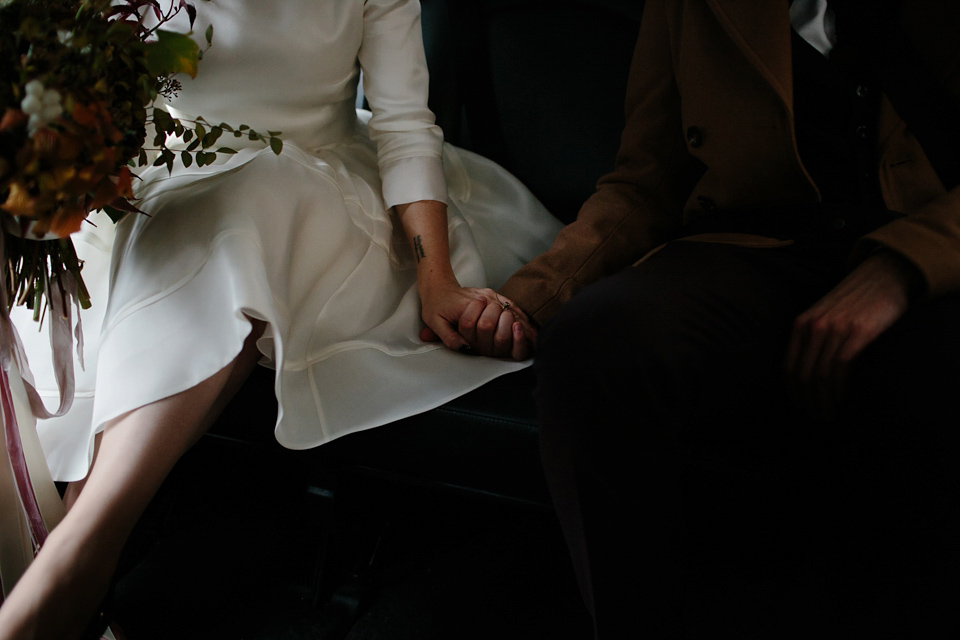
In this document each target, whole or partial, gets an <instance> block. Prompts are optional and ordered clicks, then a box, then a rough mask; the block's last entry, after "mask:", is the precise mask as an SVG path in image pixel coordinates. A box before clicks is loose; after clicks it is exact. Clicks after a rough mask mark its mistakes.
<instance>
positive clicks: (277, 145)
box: [270, 138, 283, 155]
mask: <svg viewBox="0 0 960 640" xmlns="http://www.w3.org/2000/svg"><path fill="white" fill-rule="evenodd" d="M270 148H271V149H273V152H274V153H275V154H277V155H280V152H281V151H283V140H281V139H280V138H270Z"/></svg>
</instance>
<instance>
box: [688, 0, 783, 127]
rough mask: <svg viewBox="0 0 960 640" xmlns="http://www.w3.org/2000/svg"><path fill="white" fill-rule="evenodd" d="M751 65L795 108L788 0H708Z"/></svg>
mask: <svg viewBox="0 0 960 640" xmlns="http://www.w3.org/2000/svg"><path fill="white" fill-rule="evenodd" d="M706 3H707V5H708V6H709V7H710V10H711V11H713V14H714V15H715V16H716V18H717V20H718V21H719V22H720V24H721V25H722V26H723V29H724V31H726V33H727V35H728V36H729V37H730V40H732V41H733V42H734V44H736V46H737V47H738V48H739V49H740V51H741V52H742V53H743V55H744V56H745V57H746V58H747V60H748V61H749V62H750V64H751V65H753V66H754V67H755V68H756V69H757V71H758V72H759V73H760V75H761V76H763V78H764V80H766V81H767V83H769V84H770V86H771V88H772V89H773V90H774V91H776V93H777V94H778V95H779V96H780V99H781V100H783V102H784V104H785V105H786V106H787V108H788V109H789V110H790V111H791V112H792V111H793V75H792V69H791V57H790V38H789V37H784V35H785V34H784V31H786V32H787V35H789V30H790V10H789V4H788V3H787V2H786V1H785V0H706Z"/></svg>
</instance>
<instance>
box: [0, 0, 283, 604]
mask: <svg viewBox="0 0 960 640" xmlns="http://www.w3.org/2000/svg"><path fill="white" fill-rule="evenodd" d="M181 12H186V13H187V16H188V17H189V24H190V28H191V29H192V28H193V24H194V19H195V17H196V9H195V7H194V6H193V5H192V4H190V3H188V2H186V1H185V0H163V1H162V3H161V1H160V0H0V417H2V434H0V504H3V505H6V507H10V505H19V508H12V509H10V510H9V512H7V511H6V510H5V512H4V513H2V514H0V547H2V548H4V549H14V550H16V549H17V548H18V545H19V548H21V549H22V554H19V555H18V554H16V553H14V554H12V555H11V554H9V553H7V554H5V555H4V557H3V558H2V560H3V562H0V603H2V601H3V597H4V594H5V593H6V592H7V591H8V590H9V588H11V587H12V585H13V584H14V583H15V582H16V580H17V579H18V577H19V575H20V574H21V573H22V572H23V570H25V567H26V564H27V563H28V562H29V558H30V557H32V552H36V550H37V549H39V547H40V546H41V545H42V544H43V541H44V539H45V538H46V535H47V531H48V530H49V528H50V527H52V526H53V525H54V524H55V523H56V521H57V520H58V519H59V517H60V515H62V504H61V503H60V500H59V496H58V494H57V492H56V490H55V488H54V484H53V481H52V479H51V478H50V474H49V471H47V469H46V464H45V462H44V459H43V454H42V451H41V448H40V444H39V439H38V438H37V435H36V431H35V429H33V428H32V422H31V421H32V420H33V418H34V417H36V418H50V417H54V416H57V415H63V413H65V412H66V411H67V410H68V409H69V408H70V405H71V404H72V401H73V389H74V386H73V385H74V379H73V358H72V356H71V353H70V352H71V350H72V343H73V339H74V337H76V340H77V347H78V348H77V353H78V356H80V357H81V360H80V362H81V364H82V350H83V348H82V333H81V330H80V320H79V309H78V317H77V320H76V328H75V330H74V327H73V322H72V319H71V316H72V313H71V309H72V307H73V306H77V307H89V306H90V300H89V295H88V294H87V292H86V289H85V287H84V285H83V280H82V278H81V277H80V272H81V268H82V266H83V265H82V263H81V261H80V260H79V259H78V257H77V253H76V251H75V250H74V247H73V243H72V242H71V240H70V234H72V233H74V232H75V231H78V230H79V229H80V228H81V226H82V225H83V224H84V220H85V219H86V218H87V215H88V214H89V213H90V212H91V211H93V210H96V209H104V210H105V211H106V212H107V213H108V214H109V215H110V217H111V218H112V219H113V221H114V222H116V221H117V220H118V219H119V218H120V217H122V216H123V215H128V214H131V213H139V210H138V209H137V207H136V202H135V200H134V198H133V183H134V180H135V179H136V176H135V175H134V169H135V167H143V166H146V165H148V164H153V165H155V166H164V165H165V166H166V167H167V169H168V170H172V168H173V164H174V161H175V160H176V159H179V160H180V162H182V163H183V164H184V165H186V166H190V165H191V164H193V163H194V162H195V163H197V164H198V165H201V166H202V165H205V164H209V163H211V162H213V161H214V160H215V159H216V157H217V154H219V153H234V150H233V149H230V148H229V147H218V146H217V145H218V140H219V139H220V137H221V136H222V135H223V134H224V133H232V134H233V135H234V136H236V137H241V136H245V137H247V138H249V139H251V140H260V141H262V142H263V143H265V144H268V145H270V147H271V148H272V149H273V151H274V152H275V153H280V151H281V149H282V144H283V143H282V141H281V140H280V138H279V137H278V136H279V132H268V133H267V135H262V134H260V133H258V132H256V131H253V130H252V129H250V128H249V127H247V126H245V125H240V126H239V127H237V128H233V127H231V126H230V125H227V124H226V123H220V124H217V125H212V124H210V123H208V122H206V121H204V120H203V119H197V120H192V121H181V120H180V119H177V118H175V117H173V116H172V115H171V114H170V113H168V112H167V111H166V110H164V109H163V108H160V107H156V106H155V105H154V103H155V102H157V99H158V98H164V97H172V96H174V95H175V94H176V93H177V91H178V90H180V88H181V86H180V83H179V81H178V80H177V79H176V77H175V76H176V74H180V73H186V74H189V75H190V76H195V75H196V73H197V67H198V63H199V61H200V60H201V58H202V57H203V51H204V50H205V49H201V48H200V46H199V45H198V44H197V43H196V42H195V41H194V39H193V38H192V37H191V34H190V33H177V32H173V31H168V30H165V29H164V28H163V26H164V25H165V24H167V23H168V22H170V21H171V20H172V19H173V18H174V17H175V16H177V15H179V14H180V13H181ZM204 35H205V40H206V46H207V47H209V46H210V44H211V41H212V38H213V28H212V27H208V28H207V30H206V32H205V34H204ZM148 132H151V133H148ZM168 137H175V138H176V139H177V144H176V147H175V150H174V149H171V148H170V147H168V146H167V140H168ZM15 304H22V305H26V306H27V307H28V308H30V309H32V310H33V316H34V319H35V320H40V321H42V320H43V317H44V312H45V311H46V310H47V309H48V308H49V309H50V310H51V312H50V318H49V327H50V336H51V346H52V356H53V361H54V369H55V374H56V380H57V385H58V386H59V387H60V407H59V409H58V410H56V411H55V412H50V411H48V410H47V408H46V407H45V406H44V404H43V402H42V400H41V399H40V396H39V395H38V393H37V391H36V389H34V388H33V386H32V377H31V376H30V374H29V368H28V367H27V362H26V358H25V356H24V354H23V353H22V348H21V345H20V341H19V337H18V336H17V332H16V329H15V327H14V326H13V324H12V322H11V320H10V317H9V310H10V308H11V307H12V306H13V305H15ZM18 372H19V374H20V375H17V373H18ZM21 378H22V382H23V384H22V385H20V382H21ZM17 389H21V391H22V393H21V394H20V395H18V394H17ZM18 397H22V398H23V401H24V402H26V403H27V404H28V405H29V407H28V408H27V409H26V412H25V413H24V412H21V415H22V417H26V418H28V422H29V424H27V423H24V424H21V422H22V421H19V422H18V418H17V411H16V410H15V409H16V407H15V404H16V401H15V399H16V398H18ZM24 532H27V533H26V534H24Z"/></svg>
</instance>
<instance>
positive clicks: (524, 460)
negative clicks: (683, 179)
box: [210, 0, 643, 506]
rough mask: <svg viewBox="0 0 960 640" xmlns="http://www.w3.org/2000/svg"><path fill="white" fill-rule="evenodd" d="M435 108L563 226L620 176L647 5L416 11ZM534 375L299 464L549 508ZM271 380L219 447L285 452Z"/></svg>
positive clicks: (511, 3) (242, 397) (250, 398)
mask: <svg viewBox="0 0 960 640" xmlns="http://www.w3.org/2000/svg"><path fill="white" fill-rule="evenodd" d="M421 4H422V9H423V31H424V44H425V48H426V53H427V60H428V65H429V67H430V72H431V78H430V92H431V96H430V100H431V108H432V109H433V110H434V112H435V113H436V115H437V121H438V123H439V124H440V125H441V127H442V128H443V130H444V133H445V136H446V138H447V140H448V141H450V142H452V143H453V144H456V145H459V146H462V147H464V148H467V149H470V150H472V151H476V152H478V153H481V154H483V155H486V156H487V157H489V158H491V159H493V160H495V161H497V162H499V163H500V164H501V165H503V166H504V167H505V168H507V169H508V170H510V171H511V172H512V173H513V174H514V175H516V176H517V177H519V178H520V179H521V180H522V181H523V182H524V183H525V184H526V185H527V186H528V187H529V188H530V189H531V190H532V191H533V192H534V194H536V195H537V197H538V198H540V199H541V201H542V202H544V204H546V205H547V207H548V208H549V209H550V210H551V211H552V212H553V213H554V214H555V215H556V216H557V217H558V218H560V219H561V220H564V221H569V220H571V219H573V218H574V217H575V216H576V212H577V211H578V210H579V207H580V205H581V204H582V203H583V201H584V200H585V199H586V198H587V197H588V196H589V195H590V194H591V193H592V192H593V190H594V185H595V183H596V180H597V178H599V177H600V176H601V175H603V174H604V173H606V172H607V171H609V170H610V169H611V168H612V163H613V158H614V155H615V153H616V149H617V146H618V144H619V136H620V131H621V129H622V126H623V100H624V92H625V84H626V77H627V72H628V68H629V64H630V60H631V54H632V51H633V47H634V44H635V42H636V36H637V31H638V29H639V23H640V14H641V12H642V9H643V2H642V1H640V0H551V1H543V0H421ZM533 386H534V378H533V375H532V373H531V372H530V370H525V371H521V372H519V373H516V374H512V375H509V376H504V377H502V378H499V379H497V380H494V381H492V382H490V383H488V384H487V385H485V386H484V387H482V388H480V389H477V390H476V391H474V392H472V393H469V394H466V395H465V396H463V397H461V398H458V399H456V400H454V401H452V402H450V403H448V404H446V405H444V406H442V407H439V408H437V409H434V410H432V411H428V412H426V413H423V414H420V415H417V416H413V417H411V418H407V419H405V420H401V421H399V422H396V423H393V424H390V425H386V426H383V427H379V428H377V429H373V430H371V431H366V432H361V433H356V434H352V435H349V436H346V437H343V438H341V439H339V440H336V441H334V442H332V443H329V444H326V445H324V446H322V447H319V448H317V449H315V450H313V451H311V452H309V453H307V454H301V455H298V456H297V459H299V460H307V459H308V460H309V465H310V466H313V467H316V468H321V467H322V468H324V469H327V470H329V469H330V468H335V469H338V470H340V471H341V472H343V473H350V472H354V473H363V474H366V475H373V476H381V477H385V478H389V479H390V480H391V481H394V482H397V481H403V482H411V483H415V484H424V483H426V484H431V485H433V486H436V487H443V488H447V489H453V490H460V491H466V492H470V493H474V494H478V495H483V496H489V497H497V498H501V499H507V500H513V501H521V502H529V503H534V504H540V505H544V506H545V505H548V504H549V498H548V495H547V491H546V487H545V484H544V481H543V476H542V472H541V470H540V464H539V456H538V454H537V439H536V414H535V409H534V406H533V401H532V397H531V394H532V389H533ZM275 410H276V405H275V402H274V400H273V391H272V372H269V371H258V372H257V373H256V374H255V375H254V376H253V377H252V378H251V380H250V381H249V382H248V383H247V386H246V387H245V389H244V390H243V391H242V392H241V393H240V394H239V397H238V399H237V400H236V401H235V402H234V406H233V407H231V408H230V409H229V410H228V413H227V415H225V416H224V418H223V419H221V420H220V421H219V422H218V424H217V425H216V426H215V427H214V429H213V430H212V431H211V433H210V437H211V438H217V439H228V440H233V441H235V442H242V443H246V444H248V445H253V446H259V447H266V448H276V449H279V445H277V444H276V442H274V441H272V433H270V430H269V429H265V428H264V426H265V425H266V424H272V421H273V416H274V415H275Z"/></svg>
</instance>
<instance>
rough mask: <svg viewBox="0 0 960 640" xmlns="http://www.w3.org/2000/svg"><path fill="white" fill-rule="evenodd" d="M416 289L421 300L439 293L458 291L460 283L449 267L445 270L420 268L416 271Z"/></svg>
mask: <svg viewBox="0 0 960 640" xmlns="http://www.w3.org/2000/svg"><path fill="white" fill-rule="evenodd" d="M417 288H418V290H419V292H420V298H421V299H423V298H429V297H431V296H432V295H434V294H436V293H438V292H440V291H445V290H449V289H459V288H460V282H459V281H458V280H457V276H456V275H454V273H453V269H452V268H451V267H449V266H448V267H447V268H431V267H421V268H420V269H418V270H417Z"/></svg>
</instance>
